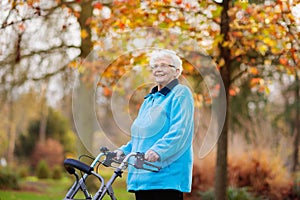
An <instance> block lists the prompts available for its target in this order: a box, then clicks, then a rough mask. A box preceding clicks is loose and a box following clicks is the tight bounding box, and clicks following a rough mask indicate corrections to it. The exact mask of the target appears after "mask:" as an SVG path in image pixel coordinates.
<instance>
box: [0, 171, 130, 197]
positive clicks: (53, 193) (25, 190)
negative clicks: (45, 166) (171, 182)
mask: <svg viewBox="0 0 300 200" xmlns="http://www.w3.org/2000/svg"><path fill="white" fill-rule="evenodd" d="M111 174H112V171H111V170H105V171H104V172H102V173H101V175H103V176H104V179H105V181H108V179H109V178H110V176H111ZM74 180H75V178H74V179H73V177H72V176H67V177H64V178H63V179H61V180H52V179H47V180H38V179H37V178H36V177H28V178H26V179H22V180H21V181H20V185H21V189H20V190H0V200H58V199H63V198H64V197H65V194H66V192H67V190H68V189H69V188H70V186H71V185H72V184H73V181H74ZM125 180H126V176H124V177H122V178H118V179H116V180H115V182H114V184H113V189H114V192H115V196H116V197H117V199H119V200H123V199H124V200H133V199H134V196H133V194H131V193H128V192H127V191H126V182H125ZM96 185H97V186H98V182H96ZM91 193H92V194H94V192H91ZM79 194H80V193H79ZM76 197H77V198H81V197H83V196H82V194H80V195H77V196H76ZM104 199H105V200H109V199H110V198H109V197H108V196H107V197H105V198H104Z"/></svg>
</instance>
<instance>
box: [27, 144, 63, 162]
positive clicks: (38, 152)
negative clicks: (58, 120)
mask: <svg viewBox="0 0 300 200" xmlns="http://www.w3.org/2000/svg"><path fill="white" fill-rule="evenodd" d="M43 159H44V160H46V161H47V163H48V166H49V167H50V168H53V167H54V166H56V165H61V164H62V163H63V160H64V150H63V146H62V145H61V144H60V143H59V142H58V141H57V140H54V139H47V141H46V143H38V144H37V145H36V146H35V148H34V151H33V153H32V155H31V165H32V167H33V168H36V166H37V164H38V163H39V162H40V160H43Z"/></svg>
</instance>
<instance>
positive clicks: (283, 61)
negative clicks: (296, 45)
mask: <svg viewBox="0 0 300 200" xmlns="http://www.w3.org/2000/svg"><path fill="white" fill-rule="evenodd" d="M279 63H280V64H282V65H287V64H288V59H287V58H286V57H284V56H281V57H280V58H279Z"/></svg>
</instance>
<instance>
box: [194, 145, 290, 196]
mask: <svg viewBox="0 0 300 200" xmlns="http://www.w3.org/2000/svg"><path fill="white" fill-rule="evenodd" d="M214 169H215V155H214V154H210V155H209V156H207V157H206V158H205V159H203V160H201V161H200V162H196V163H195V164H194V169H193V184H192V190H193V191H192V193H197V191H198V192H199V191H202V192H204V191H208V190H209V189H211V188H212V187H213V186H214V177H215V170H214ZM228 181H229V185H231V186H233V187H247V188H249V192H251V193H253V194H255V195H257V196H263V197H266V198H267V199H271V200H272V199H274V200H275V199H285V198H287V197H288V196H290V195H291V191H292V179H291V177H289V175H288V171H287V169H286V168H285V167H284V165H283V163H282V161H281V159H280V158H279V157H276V156H274V155H271V153H270V152H268V151H266V150H253V151H248V152H245V153H243V154H241V155H231V156H229V160H228ZM192 196H193V195H191V198H192Z"/></svg>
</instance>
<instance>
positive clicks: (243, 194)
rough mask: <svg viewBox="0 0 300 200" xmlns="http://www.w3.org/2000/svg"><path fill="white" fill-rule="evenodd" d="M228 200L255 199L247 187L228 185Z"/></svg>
mask: <svg viewBox="0 0 300 200" xmlns="http://www.w3.org/2000/svg"><path fill="white" fill-rule="evenodd" d="M227 195H228V200H255V197H254V196H253V195H252V194H251V193H249V192H248V189H247V188H245V187H244V188H234V187H229V188H228V190H227Z"/></svg>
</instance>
